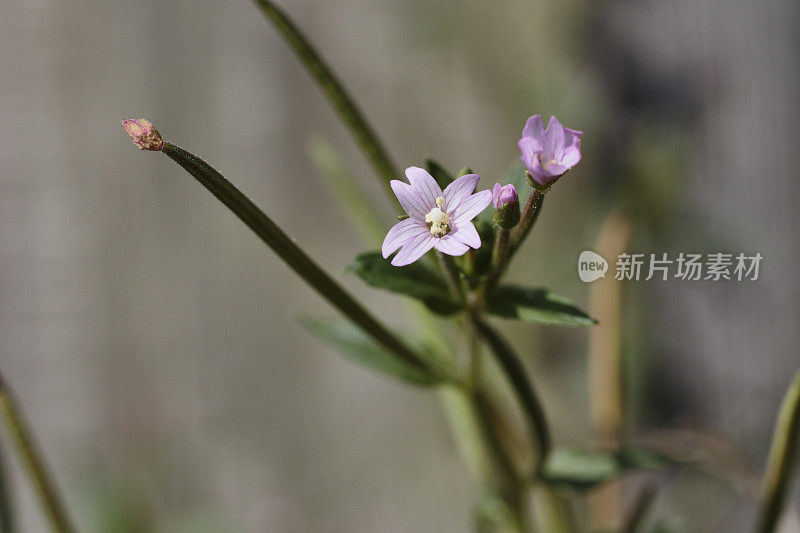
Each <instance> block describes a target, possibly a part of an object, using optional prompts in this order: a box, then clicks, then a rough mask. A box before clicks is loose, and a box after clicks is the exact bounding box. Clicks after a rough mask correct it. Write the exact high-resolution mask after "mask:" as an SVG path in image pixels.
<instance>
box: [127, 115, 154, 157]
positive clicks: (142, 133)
mask: <svg viewBox="0 0 800 533" xmlns="http://www.w3.org/2000/svg"><path fill="white" fill-rule="evenodd" d="M122 127H123V128H124V129H125V131H126V132H128V135H130V136H131V139H133V142H134V143H136V146H138V147H139V149H140V150H150V151H153V152H155V151H158V150H161V149H162V148H163V147H164V140H163V139H162V138H161V134H160V133H158V130H157V129H156V128H155V127H154V126H153V124H151V123H150V122H149V121H147V120H145V119H143V118H137V119H134V118H126V119H125V120H123V121H122Z"/></svg>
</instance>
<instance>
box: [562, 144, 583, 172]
mask: <svg viewBox="0 0 800 533" xmlns="http://www.w3.org/2000/svg"><path fill="white" fill-rule="evenodd" d="M580 160H581V151H580V149H578V148H572V147H570V148H567V149H566V150H564V157H562V158H561V164H562V165H563V166H565V167H566V168H572V167H574V166H575V165H577V164H578V162H579V161H580Z"/></svg>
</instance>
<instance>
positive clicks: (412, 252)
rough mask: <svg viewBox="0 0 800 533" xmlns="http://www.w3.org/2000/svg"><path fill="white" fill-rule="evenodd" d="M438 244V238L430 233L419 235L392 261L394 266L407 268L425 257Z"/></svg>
mask: <svg viewBox="0 0 800 533" xmlns="http://www.w3.org/2000/svg"><path fill="white" fill-rule="evenodd" d="M434 244H436V237H434V236H433V235H431V234H430V233H426V234H423V235H419V236H417V237H415V238H414V240H412V241H410V242H408V243H406V244H405V245H404V246H403V248H402V250H400V251H399V252H398V253H397V255H396V256H394V259H392V265H394V266H405V265H410V264H411V263H413V262H414V261H416V260H417V259H419V258H420V257H422V256H423V255H425V253H426V252H427V251H428V250H430V249H431V248H433V245H434Z"/></svg>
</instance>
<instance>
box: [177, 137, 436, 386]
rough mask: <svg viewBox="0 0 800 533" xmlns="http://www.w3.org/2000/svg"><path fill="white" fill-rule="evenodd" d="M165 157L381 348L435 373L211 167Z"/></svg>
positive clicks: (180, 152) (183, 155)
mask: <svg viewBox="0 0 800 533" xmlns="http://www.w3.org/2000/svg"><path fill="white" fill-rule="evenodd" d="M163 151H164V153H165V154H166V155H167V156H169V157H170V158H171V159H173V160H174V161H175V162H176V163H178V164H179V165H180V166H182V167H183V168H184V169H185V170H186V171H187V172H188V173H189V174H191V175H192V176H194V177H195V178H196V179H197V181H199V182H200V183H201V184H202V185H203V186H204V187H205V188H206V189H208V190H209V192H211V194H213V195H214V196H216V197H217V199H218V200H220V201H221V202H222V203H223V204H225V206H227V207H228V209H230V210H231V211H233V213H234V214H235V215H236V216H237V217H239V219H241V220H242V222H244V223H245V224H247V226H248V227H249V228H250V229H252V230H253V231H254V232H255V233H256V235H258V236H259V237H260V238H261V240H262V241H264V242H265V243H266V244H267V246H269V247H270V248H271V249H272V250H273V251H274V252H275V253H276V254H278V256H279V257H280V258H281V259H283V261H284V262H285V263H286V264H287V265H288V266H289V267H290V268H291V269H292V270H294V271H295V272H296V273H297V274H298V275H299V276H300V277H301V278H303V279H304V280H305V281H306V282H307V283H308V284H309V285H311V286H312V287H313V288H314V289H316V291H317V292H318V293H319V294H320V295H321V296H322V297H323V298H325V299H326V300H328V302H330V303H331V304H332V305H333V306H334V307H336V308H337V309H338V310H339V311H340V312H341V313H342V314H343V315H345V316H346V317H347V318H349V319H350V320H352V321H353V322H354V323H355V324H356V325H357V326H359V327H360V328H361V329H362V330H364V332H366V333H367V334H368V335H370V336H372V337H373V338H374V339H375V340H376V341H377V342H378V343H379V344H381V345H382V346H384V347H385V348H387V349H389V350H390V351H392V352H394V353H395V354H397V356H398V357H400V358H402V359H404V360H405V361H406V362H408V363H409V364H411V365H413V366H415V367H417V368H421V369H425V370H429V371H432V370H431V369H430V368H428V365H426V364H425V362H424V361H423V360H422V359H421V358H420V356H419V355H417V354H416V353H415V352H414V351H412V350H411V349H410V348H409V347H408V346H407V345H406V344H405V343H404V342H402V341H401V340H400V339H399V338H398V337H397V336H395V335H394V334H393V333H391V332H390V331H389V330H388V329H386V327H384V326H383V324H381V323H380V322H378V321H377V319H375V318H374V317H373V316H372V314H370V313H369V311H367V310H366V309H365V308H364V307H363V306H362V305H361V304H360V303H359V302H358V301H356V300H355V298H353V297H352V296H351V295H350V293H348V292H347V291H346V290H345V289H344V288H343V287H342V286H341V285H340V284H339V283H337V282H336V281H335V280H334V279H333V278H331V277H330V276H329V275H328V274H327V273H326V272H325V271H324V270H322V268H320V267H319V266H318V265H317V264H316V263H315V262H314V260H313V259H311V257H309V256H308V255H307V254H306V253H305V252H304V251H303V250H301V249H300V248H299V247H298V246H297V245H296V244H295V243H294V241H292V240H291V239H290V238H289V236H287V235H286V233H284V232H283V230H281V229H280V228H279V227H278V226H277V225H276V224H275V223H274V222H273V221H272V220H271V219H270V218H269V217H268V216H267V215H266V214H264V212H263V211H262V210H261V209H259V208H258V206H256V205H255V204H254V203H253V202H252V201H251V200H250V199H249V198H247V197H246V196H245V195H244V194H243V193H242V192H241V191H240V190H239V189H237V188H236V187H235V186H234V185H233V184H232V183H231V182H230V181H228V180H227V179H225V177H224V176H223V175H222V174H220V173H219V172H217V171H216V170H214V169H213V168H212V167H211V166H210V165H209V164H208V163H206V162H205V161H203V160H202V159H200V158H198V157H197V156H195V155H193V154H191V153H189V152H187V151H186V150H184V149H183V148H180V147H178V146H175V145H174V144H171V143H164V149H163Z"/></svg>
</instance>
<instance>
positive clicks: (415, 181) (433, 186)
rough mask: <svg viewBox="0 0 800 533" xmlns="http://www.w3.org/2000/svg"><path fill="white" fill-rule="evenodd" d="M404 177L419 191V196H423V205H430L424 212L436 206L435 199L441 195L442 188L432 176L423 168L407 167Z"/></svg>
mask: <svg viewBox="0 0 800 533" xmlns="http://www.w3.org/2000/svg"><path fill="white" fill-rule="evenodd" d="M406 177H407V178H408V181H409V182H410V183H411V187H412V188H413V189H414V190H416V191H417V192H419V194H420V197H421V198H424V200H425V206H426V207H427V206H430V207H428V209H427V210H426V211H425V212H426V213H427V212H428V211H430V210H431V209H433V208H434V207H436V199H437V198H439V197H440V196H442V189H441V188H439V184H438V183H436V180H435V179H433V176H431V175H430V174H429V173H428V171H427V170H425V169H424V168H419V167H408V168H407V169H406Z"/></svg>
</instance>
